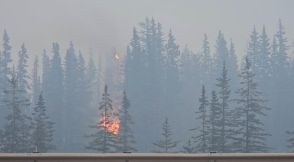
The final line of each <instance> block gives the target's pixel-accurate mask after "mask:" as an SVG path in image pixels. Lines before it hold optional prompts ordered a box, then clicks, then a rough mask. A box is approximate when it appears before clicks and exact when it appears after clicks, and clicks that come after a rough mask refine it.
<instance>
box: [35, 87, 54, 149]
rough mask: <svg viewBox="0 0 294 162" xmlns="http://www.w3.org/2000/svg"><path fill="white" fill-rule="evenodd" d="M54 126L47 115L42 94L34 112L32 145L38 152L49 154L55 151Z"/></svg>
mask: <svg viewBox="0 0 294 162" xmlns="http://www.w3.org/2000/svg"><path fill="white" fill-rule="evenodd" d="M53 125H54V123H53V122H51V121H50V119H49V116H48V115H47V112H46V105H45V100H44V98H43V96H42V93H41V94H40V95H39V98H38V101H37V103H36V105H35V107H34V111H33V133H32V144H33V147H34V148H35V150H36V151H38V152H48V151H50V150H52V149H54V145H53V144H52V141H53V132H54V129H53Z"/></svg>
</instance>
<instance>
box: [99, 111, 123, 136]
mask: <svg viewBox="0 0 294 162" xmlns="http://www.w3.org/2000/svg"><path fill="white" fill-rule="evenodd" d="M100 125H101V126H102V127H103V128H105V130H106V131H107V132H109V133H111V134H113V135H117V134H118V131H119V127H120V121H119V119H118V118H117V117H114V118H111V119H108V118H107V117H106V116H105V115H104V116H103V117H102V118H101V119H100Z"/></svg>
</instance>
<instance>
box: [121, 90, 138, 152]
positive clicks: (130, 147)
mask: <svg viewBox="0 0 294 162" xmlns="http://www.w3.org/2000/svg"><path fill="white" fill-rule="evenodd" d="M129 109H130V101H129V99H128V97H127V94H126V92H125V91H124V93H123V100H122V106H121V109H120V111H119V121H120V128H119V140H120V144H121V146H120V150H121V152H134V151H136V149H135V147H134V145H135V143H136V142H135V137H134V132H133V130H132V127H131V126H132V125H133V124H134V123H133V120H132V117H131V114H130V110H129Z"/></svg>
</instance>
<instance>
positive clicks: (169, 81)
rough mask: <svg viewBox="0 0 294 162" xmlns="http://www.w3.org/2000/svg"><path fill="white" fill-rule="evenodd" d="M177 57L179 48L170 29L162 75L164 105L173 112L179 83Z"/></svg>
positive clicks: (176, 102) (175, 106)
mask: <svg viewBox="0 0 294 162" xmlns="http://www.w3.org/2000/svg"><path fill="white" fill-rule="evenodd" d="M179 59H180V50H179V46H178V45H177V44H176V42H175V38H174V36H173V34H172V32H171V31H170V32H169V34H168V40H167V44H166V58H165V65H164V66H165V67H164V70H165V77H164V84H163V86H164V87H165V88H164V92H163V93H164V95H163V96H164V100H165V102H164V107H166V108H169V111H171V112H173V111H174V110H175V109H177V108H178V107H179V105H178V100H177V99H178V98H179V91H180V88H181V85H180V74H179V70H180V69H179Z"/></svg>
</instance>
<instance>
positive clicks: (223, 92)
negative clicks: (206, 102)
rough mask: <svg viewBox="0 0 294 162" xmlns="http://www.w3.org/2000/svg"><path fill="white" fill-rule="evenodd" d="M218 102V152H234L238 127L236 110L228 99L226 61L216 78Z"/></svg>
mask: <svg viewBox="0 0 294 162" xmlns="http://www.w3.org/2000/svg"><path fill="white" fill-rule="evenodd" d="M216 81H217V84H216V86H217V88H218V95H219V103H220V107H221V115H220V116H221V117H220V126H221V130H220V139H219V142H220V150H219V152H234V151H236V150H238V147H239V145H237V142H238V140H236V139H237V135H238V131H237V130H238V129H237V125H236V122H235V119H236V112H235V111H234V109H232V103H231V100H230V94H231V90H230V79H229V78H228V70H227V68H226V63H225V62H224V63H223V70H222V73H221V75H220V76H219V77H218V78H217V79H216Z"/></svg>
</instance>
